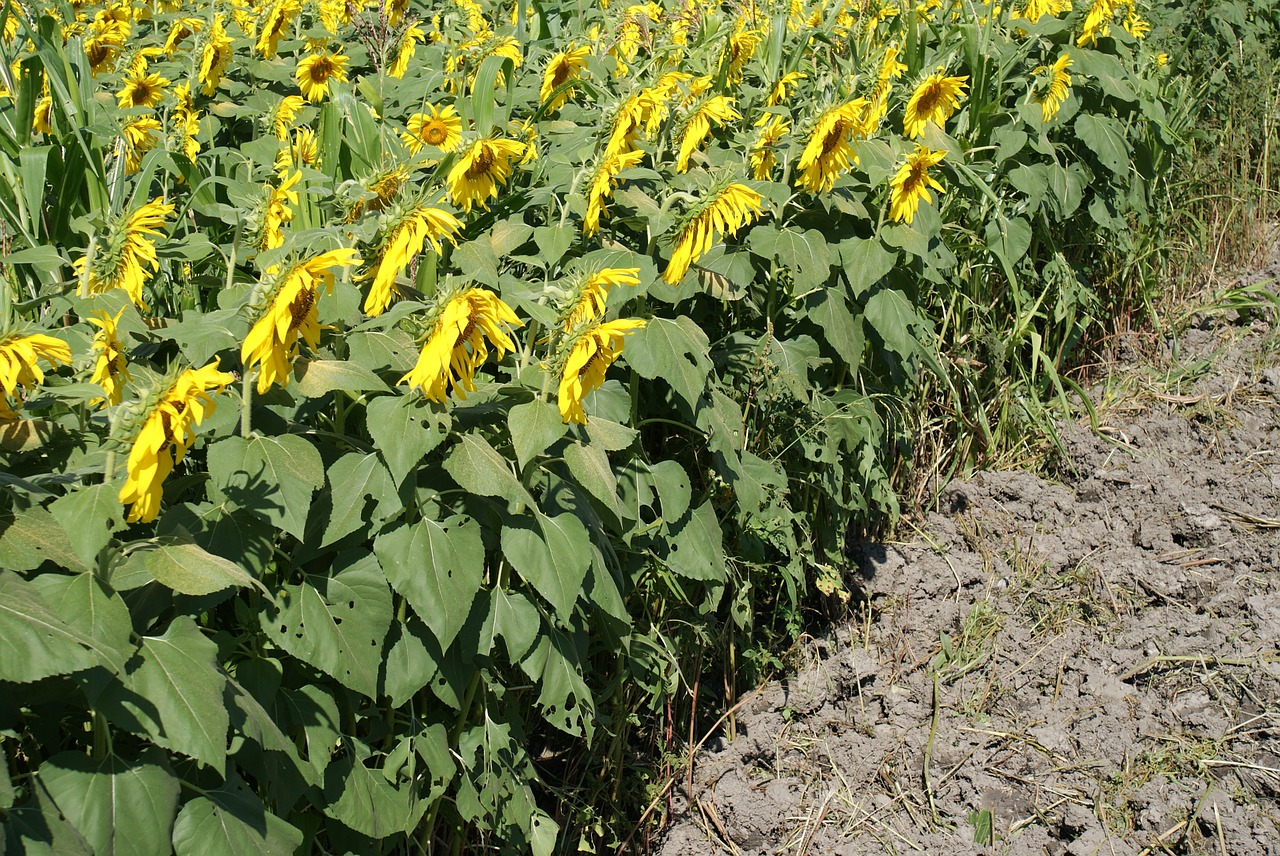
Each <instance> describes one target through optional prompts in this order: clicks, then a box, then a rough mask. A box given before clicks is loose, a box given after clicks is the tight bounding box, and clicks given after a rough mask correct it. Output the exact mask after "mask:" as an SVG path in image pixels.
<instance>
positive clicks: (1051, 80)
mask: <svg viewBox="0 0 1280 856" xmlns="http://www.w3.org/2000/svg"><path fill="white" fill-rule="evenodd" d="M1070 67H1071V57H1070V56H1068V55H1067V54H1063V55H1062V56H1060V57H1058V59H1057V60H1056V61H1055V62H1054V63H1053V65H1051V66H1048V67H1045V66H1043V65H1042V66H1040V67H1039V68H1037V69H1036V70H1035V71H1034V72H1033V74H1037V75H1040V74H1043V75H1045V79H1044V80H1043V81H1042V82H1040V83H1039V84H1037V85H1036V87H1035V88H1034V89H1033V90H1032V91H1031V100H1032V101H1034V102H1036V103H1037V104H1039V105H1040V118H1041V120H1042V121H1044V122H1052V121H1053V119H1054V117H1056V116H1057V115H1058V111H1059V110H1061V109H1062V103H1063V102H1064V101H1066V100H1067V97H1068V96H1069V95H1070V94H1071V75H1070V74H1069V73H1068V72H1067V69H1068V68H1070Z"/></svg>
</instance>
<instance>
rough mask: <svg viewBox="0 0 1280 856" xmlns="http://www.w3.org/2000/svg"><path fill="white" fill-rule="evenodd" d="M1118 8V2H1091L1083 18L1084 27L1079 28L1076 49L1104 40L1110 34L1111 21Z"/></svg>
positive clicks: (1095, 0) (1096, 0)
mask: <svg viewBox="0 0 1280 856" xmlns="http://www.w3.org/2000/svg"><path fill="white" fill-rule="evenodd" d="M1119 6H1120V0H1093V5H1091V6H1090V7H1089V12H1088V13H1087V14H1086V15H1085V16H1084V25H1083V26H1082V27H1081V28H1080V37H1079V38H1078V39H1076V47H1081V48H1082V47H1085V46H1086V45H1092V44H1096V43H1097V41H1098V39H1101V38H1105V37H1106V36H1107V34H1108V33H1110V32H1111V20H1112V18H1114V17H1115V14H1116V9H1117V8H1119Z"/></svg>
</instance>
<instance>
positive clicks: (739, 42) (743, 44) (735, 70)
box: [722, 29, 764, 85]
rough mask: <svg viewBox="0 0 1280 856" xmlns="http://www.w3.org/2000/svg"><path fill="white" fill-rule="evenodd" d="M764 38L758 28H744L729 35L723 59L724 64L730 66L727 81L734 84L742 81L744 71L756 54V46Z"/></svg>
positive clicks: (726, 75)
mask: <svg viewBox="0 0 1280 856" xmlns="http://www.w3.org/2000/svg"><path fill="white" fill-rule="evenodd" d="M763 39H764V36H763V34H761V33H760V32H758V31H756V30H742V29H740V30H738V32H736V33H734V34H733V35H732V36H730V37H729V44H728V45H727V46H726V47H725V51H724V60H723V63H724V65H727V66H728V67H727V69H726V70H725V82H726V83H729V84H731V85H732V84H736V83H741V82H742V73H743V71H745V70H746V67H747V63H748V62H749V61H750V59H751V57H753V56H755V53H756V47H757V46H758V45H759V44H760V42H761V41H763ZM722 67H723V66H722Z"/></svg>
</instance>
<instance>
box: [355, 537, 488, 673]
mask: <svg viewBox="0 0 1280 856" xmlns="http://www.w3.org/2000/svg"><path fill="white" fill-rule="evenodd" d="M373 550H374V553H376V554H377V556H378V561H379V562H381V563H382V567H383V570H385V571H386V574H387V581H388V582H390V583H391V587H392V588H394V589H395V590H396V591H398V592H399V593H400V594H401V595H403V596H404V598H405V600H407V601H409V605H410V606H412V607H413V611H414V612H416V613H418V616H419V617H420V618H422V620H423V621H425V622H426V623H427V626H428V627H430V628H431V632H432V633H433V634H434V635H435V637H436V639H438V640H439V641H440V647H441V648H448V647H449V645H450V644H452V642H453V638H454V637H455V636H457V635H458V631H459V630H461V629H462V625H463V624H464V623H465V622H466V620H467V614H468V613H469V612H470V610H471V601H472V600H474V599H475V596H476V592H478V591H479V590H480V584H481V582H482V581H483V579H484V543H483V542H482V541H481V540H480V525H479V524H478V523H476V522H475V521H474V520H472V519H471V518H469V517H462V516H455V517H450V518H449V519H447V520H444V521H443V522H440V523H437V522H436V521H434V520H419V521H418V522H417V523H415V524H413V525H405V526H401V527H399V528H398V529H395V530H394V531H392V532H388V533H387V534H385V535H382V536H379V538H378V540H377V541H375V542H374V545H373Z"/></svg>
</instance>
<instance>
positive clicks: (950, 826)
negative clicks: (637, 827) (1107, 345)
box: [656, 259, 1280, 856]
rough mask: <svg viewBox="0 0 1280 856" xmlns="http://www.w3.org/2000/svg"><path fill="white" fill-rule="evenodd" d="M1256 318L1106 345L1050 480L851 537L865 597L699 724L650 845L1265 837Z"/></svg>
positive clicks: (1245, 854) (1271, 538)
mask: <svg viewBox="0 0 1280 856" xmlns="http://www.w3.org/2000/svg"><path fill="white" fill-rule="evenodd" d="M1277 276H1280V259H1278V260H1277V261H1273V262H1272V263H1271V265H1270V266H1269V267H1268V268H1266V269H1264V270H1263V271H1261V272H1260V273H1259V274H1258V275H1257V276H1256V277H1255V278H1254V279H1256V280H1268V279H1275V278H1276V277H1277ZM1272 287H1274V286H1272ZM1264 318H1265V316H1261V317H1259V318H1254V319H1250V318H1249V317H1247V316H1246V317H1240V316H1238V315H1236V314H1235V313H1228V314H1227V315H1226V316H1223V315H1215V316H1208V317H1203V318H1201V319H1199V320H1198V321H1197V322H1196V323H1195V324H1194V325H1193V326H1192V327H1191V328H1190V329H1189V330H1188V331H1187V333H1186V334H1185V335H1184V336H1183V338H1182V339H1181V341H1180V342H1179V343H1178V346H1177V348H1166V349H1165V353H1164V354H1163V355H1162V356H1161V357H1158V358H1155V359H1152V358H1147V359H1142V360H1139V359H1136V358H1131V357H1125V355H1123V354H1121V355H1120V357H1119V361H1118V364H1117V366H1116V368H1115V370H1114V371H1113V372H1112V373H1111V374H1110V375H1109V377H1108V379H1107V381H1105V382H1104V383H1102V384H1099V385H1098V386H1097V387H1096V388H1095V389H1094V390H1093V391H1092V393H1091V396H1092V397H1093V399H1094V401H1095V404H1096V406H1097V408H1098V414H1099V418H1100V422H1101V424H1102V436H1098V435H1097V434H1095V433H1094V432H1093V431H1092V430H1091V427H1090V423H1089V421H1088V419H1087V418H1082V419H1081V421H1080V422H1079V423H1075V424H1067V425H1064V426H1062V434H1063V440H1064V444H1065V446H1066V450H1067V461H1066V462H1065V466H1064V476H1063V477H1062V478H1061V479H1060V480H1059V481H1057V482H1051V481H1046V480H1044V479H1041V478H1037V477H1036V476H1034V475H1031V474H1028V473H1022V472H994V473H981V474H979V475H977V476H975V477H974V478H972V479H970V480H968V481H963V482H956V483H953V484H952V485H950V486H949V487H948V488H947V489H946V490H945V491H944V492H943V494H942V497H941V502H940V508H939V510H938V511H937V512H935V513H931V514H929V515H928V516H927V518H926V519H924V520H921V521H919V522H918V524H916V526H915V527H914V531H910V530H908V531H907V532H906V534H905V535H904V537H909V539H910V540H906V541H903V542H899V543H891V544H886V545H869V546H867V547H865V548H863V549H862V550H861V555H859V556H858V560H859V564H860V565H861V569H862V573H863V579H862V580H861V588H862V590H863V592H864V593H865V595H866V597H867V608H866V609H865V610H863V617H862V620H861V622H860V623H853V624H851V625H849V626H845V627H843V628H841V629H839V630H838V631H837V632H835V633H834V635H833V636H832V637H831V638H827V639H823V640H815V641H813V642H812V643H811V644H810V645H809V646H808V648H807V654H808V663H807V665H806V666H805V667H804V668H803V669H801V670H800V671H799V672H798V673H796V674H794V675H793V676H792V677H790V678H788V679H787V680H784V681H781V682H777V683H774V684H771V685H769V686H766V687H764V688H763V689H762V690H760V691H759V692H758V693H757V694H755V695H754V696H753V697H752V698H750V700H748V701H747V702H746V703H745V704H744V705H743V706H742V708H741V709H740V711H739V713H738V716H737V717H736V722H735V734H734V736H733V737H732V739H729V740H727V741H726V740H721V739H716V740H714V741H712V743H714V744H715V745H714V746H713V745H711V744H710V743H709V744H708V747H707V748H705V749H704V751H703V752H702V753H701V754H700V756H699V759H698V763H697V766H696V767H695V772H694V776H693V788H692V792H690V791H689V789H688V788H687V786H685V787H681V788H680V789H679V790H678V793H677V795H676V797H675V809H676V813H675V817H674V822H673V824H672V825H671V827H670V829H669V830H668V833H667V836H666V838H665V840H664V841H663V843H662V844H661V845H660V846H659V847H658V848H657V850H656V852H657V853H659V854H661V856H694V854H697V856H704V855H705V854H717V853H722V852H723V853H732V854H783V853H786V854H842V855H843V854H848V856H852V854H873V853H874V854H880V853H904V854H905V853H928V854H941V853H968V852H976V853H1000V854H1017V856H1024V854H1051V856H1059V855H1060V854H1071V855H1072V856H1084V854H1128V855H1129V856H1136V854H1143V856H1146V854H1153V855H1154V854H1213V856H1228V855H1229V856H1252V854H1280V739H1278V738H1280V654H1278V653H1277V647H1278V646H1280V424H1278V418H1280V368H1278V367H1277V366H1280V331H1277V330H1275V329H1274V328H1273V325H1272V324H1270V323H1268V322H1267V321H1266V320H1263V319H1264Z"/></svg>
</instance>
